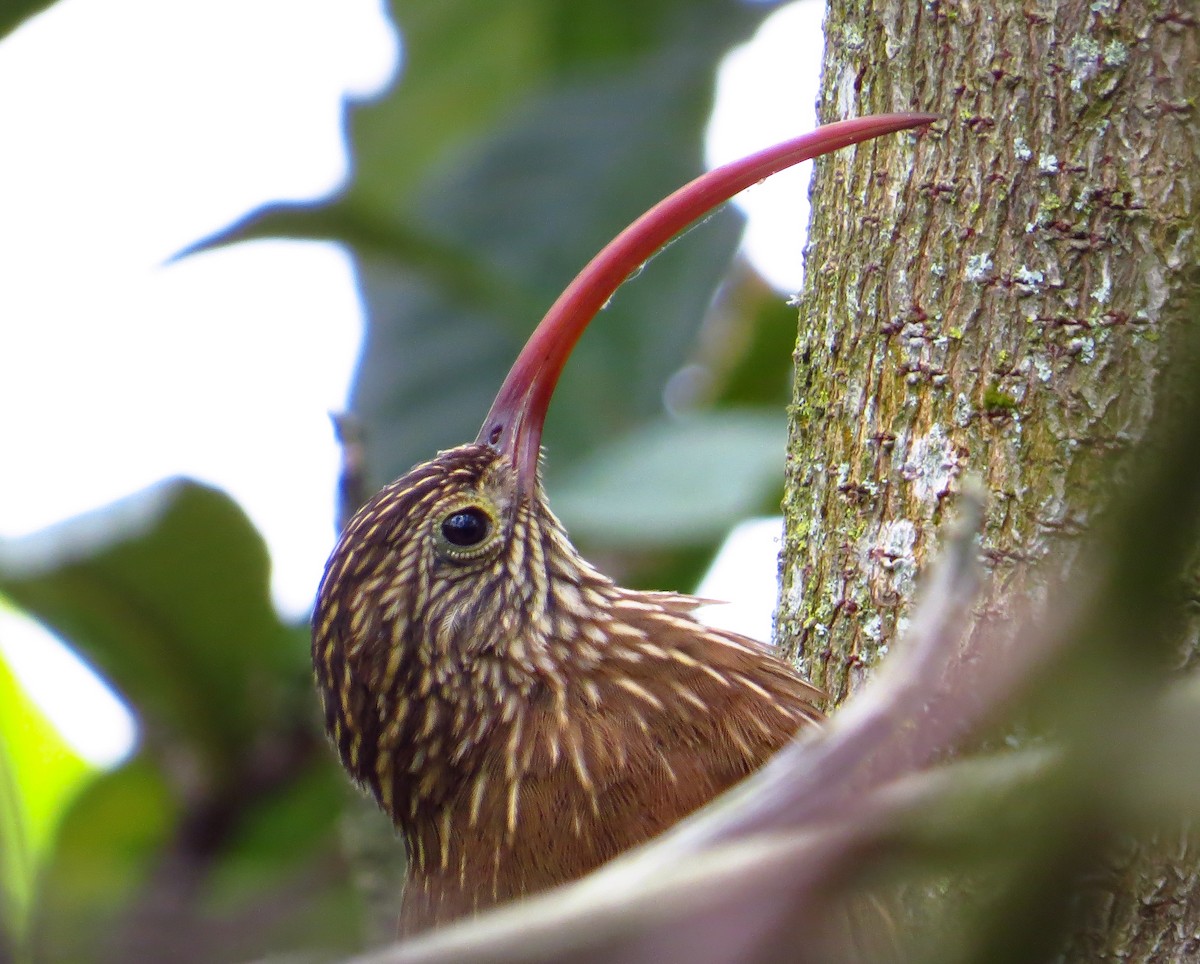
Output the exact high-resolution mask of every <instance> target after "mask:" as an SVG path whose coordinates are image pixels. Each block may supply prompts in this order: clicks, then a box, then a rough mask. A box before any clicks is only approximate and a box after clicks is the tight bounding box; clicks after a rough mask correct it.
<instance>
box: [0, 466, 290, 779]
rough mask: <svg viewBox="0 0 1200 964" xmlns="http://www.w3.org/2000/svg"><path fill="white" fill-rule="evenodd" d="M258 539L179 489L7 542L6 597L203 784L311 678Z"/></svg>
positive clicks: (163, 488) (220, 506)
mask: <svg viewBox="0 0 1200 964" xmlns="http://www.w3.org/2000/svg"><path fill="white" fill-rule="evenodd" d="M268 575H269V563H268V559H267V552H266V548H265V546H264V545H263V542H262V538H261V537H260V536H259V534H258V533H257V532H256V531H255V530H254V528H253V527H252V526H251V525H250V522H249V521H248V520H247V518H246V517H245V515H244V514H243V513H242V511H241V509H239V508H238V507H237V505H235V504H234V503H233V502H232V501H231V500H230V499H229V498H228V497H227V496H225V495H224V494H222V493H220V492H217V491H215V490H213V489H210V488H206V487H204V486H201V485H197V484H195V483H191V482H186V481H181V480H175V481H171V482H166V483H162V484H160V485H157V486H154V487H152V488H151V489H148V490H146V491H144V492H142V493H139V494H138V495H135V496H131V497H129V498H128V499H125V500H122V501H121V502H119V503H117V504H115V505H113V506H110V507H108V508H105V509H102V510H99V511H97V512H94V513H91V514H89V515H85V516H81V517H80V518H77V519H73V520H71V521H69V522H66V523H63V524H61V525H59V526H55V527H53V528H51V529H49V530H46V531H44V532H42V533H39V534H37V535H35V536H31V537H28V538H25V539H20V540H13V541H7V542H0V591H2V592H4V593H6V594H8V595H9V597H10V598H11V599H13V600H14V601H15V602H16V603H17V604H18V605H19V606H20V607H21V608H23V609H24V610H25V611H26V612H28V613H30V614H32V615H34V616H35V617H36V618H38V619H39V620H41V621H42V622H43V623H44V624H46V625H47V626H49V627H51V628H53V629H54V630H56V631H57V632H58V633H59V634H60V635H61V636H63V637H64V638H65V639H68V640H70V641H71V642H72V643H73V644H74V645H75V646H76V647H77V648H78V649H79V650H80V651H81V652H82V653H84V654H85V656H86V657H87V658H88V659H89V660H91V661H92V663H93V664H94V665H95V666H97V667H98V668H99V669H100V671H101V672H102V673H104V674H105V675H106V676H107V677H108V679H109V681H110V682H111V683H112V684H113V685H114V686H115V687H116V688H117V689H118V690H119V691H120V692H121V693H122V694H123V695H124V697H125V699H126V700H127V702H129V703H130V704H131V705H132V706H134V707H136V709H137V711H138V713H139V714H140V716H141V725H142V727H143V730H144V733H145V735H146V738H147V742H148V744H149V746H150V748H151V750H152V751H153V750H155V749H156V748H158V749H162V748H164V747H165V746H166V745H167V743H166V742H164V740H166V741H170V740H182V741H183V742H184V743H185V744H186V745H187V747H188V750H189V752H192V753H195V754H197V755H198V758H199V760H200V761H202V762H203V763H204V764H205V765H204V768H203V769H202V771H201V772H203V773H204V774H205V775H206V777H207V778H208V779H213V780H217V781H220V780H222V779H224V778H228V777H229V776H230V775H231V774H232V772H233V770H234V767H235V761H236V760H237V758H238V756H239V755H240V753H241V752H242V750H243V748H244V745H245V743H246V741H248V740H250V739H252V738H253V736H254V734H256V733H258V732H259V731H260V730H261V729H262V728H263V727H265V726H268V725H269V724H270V722H271V721H272V720H277V717H278V715H279V711H280V706H281V703H282V701H283V700H284V699H285V698H286V696H287V693H286V687H287V684H289V683H293V684H294V681H295V680H296V679H298V678H304V679H307V674H308V669H307V650H308V646H307V632H306V631H305V630H303V629H302V628H297V627H288V626H286V625H284V624H283V623H282V622H280V620H279V617H278V616H277V615H276V613H275V611H274V609H273V608H272V605H271V601H270V597H269V594H268Z"/></svg>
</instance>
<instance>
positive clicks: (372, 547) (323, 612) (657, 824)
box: [313, 444, 821, 933]
mask: <svg viewBox="0 0 1200 964" xmlns="http://www.w3.org/2000/svg"><path fill="white" fill-rule="evenodd" d="M517 491H518V490H517V487H516V485H515V473H514V471H513V469H512V468H511V466H510V464H509V462H508V461H507V460H505V459H504V458H503V457H502V456H500V455H499V454H497V453H496V452H495V451H493V450H492V449H490V448H488V447H486V446H483V445H478V444H472V445H465V446H461V447H459V448H456V449H452V450H450V451H447V452H443V453H441V454H440V455H439V456H438V457H437V458H435V459H433V460H431V461H430V462H426V463H424V464H422V465H419V466H417V467H416V468H414V469H413V470H412V471H411V472H410V473H408V474H407V475H405V476H404V477H403V478H401V479H399V480H398V481H396V482H394V483H392V484H391V485H389V486H387V487H386V488H384V489H383V490H382V491H381V492H380V493H379V494H378V495H377V496H376V497H375V498H374V499H372V500H371V502H369V503H368V504H367V505H366V506H365V507H364V508H363V509H362V510H361V511H360V512H359V513H358V514H357V515H356V516H355V517H354V519H352V520H351V522H350V524H349V525H348V526H347V528H346V531H345V533H344V534H343V536H342V538H341V540H340V541H339V543H338V546H337V548H336V549H335V550H334V553H333V555H332V556H331V558H330V560H329V563H328V566H327V568H326V574H325V578H324V580H323V581H322V585H321V589H320V593H319V596H318V604H317V609H316V613H315V615H314V620H313V662H314V666H315V668H316V674H317V680H318V688H319V689H320V692H321V697H322V703H323V705H324V711H325V721H326V726H327V728H328V729H329V732H330V734H331V736H332V738H333V740H334V742H335V744H336V746H337V749H338V752H339V754H340V756H341V758H342V762H343V763H344V765H345V766H346V768H347V770H348V771H349V772H350V773H351V775H352V776H353V777H354V778H355V779H356V780H357V781H358V782H359V783H361V784H362V785H364V786H365V787H367V788H368V789H369V790H370V791H371V792H372V793H373V794H374V795H375V797H376V799H377V800H378V801H379V803H380V806H381V807H383V809H384V810H385V811H387V812H388V814H389V815H390V816H391V818H392V820H393V821H394V823H395V825H396V827H397V828H398V830H399V831H400V833H401V834H402V836H403V838H404V841H405V845H406V847H407V850H408V855H409V881H408V886H407V890H406V893H405V897H404V901H403V906H402V911H401V929H402V932H404V933H412V932H415V931H418V930H420V929H423V928H425V927H429V926H432V925H435V924H441V923H444V922H446V921H449V920H453V919H455V918H457V917H461V916H463V915H466V914H470V913H473V912H475V911H478V910H481V909H483V908H486V907H489V906H492V905H494V904H496V903H501V902H504V901H507V900H512V899H514V898H518V897H521V896H524V895H526V894H531V893H535V892H537V891H539V890H543V889H545V888H548V887H552V886H554V885H556V884H559V883H563V882H566V881H569V880H573V879H575V878H577V877H580V876H582V875H583V874H585V873H587V872H588V871H590V870H592V869H594V868H595V867H597V866H599V865H600V864H602V863H604V862H605V861H607V860H609V859H611V858H613V857H615V856H617V855H618V854H620V853H622V852H623V851H625V850H628V849H629V848H631V847H634V846H636V845H638V844H640V843H643V842H645V841H646V840H648V839H650V838H651V837H653V836H655V835H656V834H659V833H661V832H662V831H663V830H665V829H666V828H668V827H670V826H671V825H672V824H674V823H675V822H677V821H678V820H679V819H681V818H682V817H684V816H686V815H687V814H688V813H690V812H692V811H693V810H695V809H697V808H698V807H700V806H702V805H703V804H705V803H706V802H708V801H709V800H711V799H712V798H713V797H714V796H716V795H717V794H719V793H720V792H721V791H723V790H725V789H727V788H728V787H730V786H732V785H733V784H734V783H736V782H738V781H739V780H741V779H742V778H743V777H745V776H746V775H748V774H749V773H751V772H753V771H754V770H756V769H757V768H758V767H759V766H761V765H762V764H763V763H764V762H765V761H766V760H767V759H768V758H769V757H770V756H771V754H773V753H774V752H775V751H776V750H778V749H779V748H780V747H782V746H783V745H784V744H785V743H787V742H788V741H789V740H790V739H791V738H792V737H793V735H794V734H795V732H796V731H797V730H798V729H799V728H801V727H802V726H804V725H805V724H806V723H810V722H815V721H817V720H819V719H820V718H821V714H820V712H819V710H818V709H817V707H816V704H817V702H818V701H819V699H820V697H821V694H820V692H819V691H818V690H816V689H815V688H814V687H812V686H811V685H809V684H808V683H806V682H805V681H804V680H802V679H801V678H800V677H799V676H798V675H797V674H796V672H795V671H794V670H793V669H792V668H791V667H790V666H789V665H788V664H787V663H786V662H784V661H783V660H781V659H779V658H778V657H777V656H775V655H774V654H773V653H771V652H770V651H769V650H767V649H766V648H765V647H763V646H762V645H760V644H758V643H756V642H754V641H753V640H749V639H746V638H745V637H741V636H738V635H736V634H734V633H729V632H724V631H722V630H716V629H710V628H708V627H706V626H704V625H702V624H701V623H699V622H698V621H697V620H696V619H695V618H694V616H693V610H694V609H695V608H696V606H697V605H699V604H700V601H699V600H696V599H694V598H692V597H689V596H683V595H679V594H676V593H650V592H636V591H632V590H628V589H623V588H621V587H620V586H617V585H615V584H614V583H613V582H612V580H610V579H609V578H607V577H606V576H604V575H602V574H601V573H599V572H597V571H596V570H595V569H594V568H592V566H590V565H589V564H588V563H587V562H586V561H585V560H584V559H582V558H581V557H580V556H579V554H578V553H577V552H576V551H575V549H574V547H573V546H572V545H571V543H570V542H569V540H568V539H567V536H566V533H565V532H564V530H563V528H562V526H561V525H560V523H559V522H558V520H557V519H556V518H555V517H554V515H553V514H552V513H551V512H550V510H549V509H548V507H547V506H546V504H545V502H544V499H543V498H542V496H541V489H540V486H539V487H538V490H537V492H536V494H535V497H534V498H533V499H531V500H528V501H522V500H520V499H519V498H518V496H517V495H516V493H517ZM464 508H469V509H472V511H478V512H481V513H483V514H484V515H486V517H487V518H488V519H490V520H491V524H492V531H491V532H490V533H489V537H488V539H487V540H486V543H485V544H484V545H483V549H482V550H481V551H478V552H476V551H475V550H474V549H472V550H470V551H469V552H459V550H458V549H457V548H456V547H455V546H454V545H451V544H449V543H447V542H446V541H445V538H444V537H441V536H439V528H438V527H439V525H441V523H442V522H443V521H444V520H446V519H447V518H449V517H450V516H452V515H454V514H455V513H456V512H459V511H462V510H463V509H464ZM472 553H474V554H472Z"/></svg>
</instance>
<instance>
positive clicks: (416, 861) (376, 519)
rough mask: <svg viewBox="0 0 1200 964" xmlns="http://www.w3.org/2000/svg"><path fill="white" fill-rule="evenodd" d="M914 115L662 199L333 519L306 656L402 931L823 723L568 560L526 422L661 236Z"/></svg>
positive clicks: (619, 839)
mask: <svg viewBox="0 0 1200 964" xmlns="http://www.w3.org/2000/svg"><path fill="white" fill-rule="evenodd" d="M934 119H935V118H934V117H933V116H932V115H925V114H887V115H874V116H868V117H862V118H856V119H852V120H846V121H840V122H837V123H833V124H830V125H826V126H824V127H819V128H817V129H816V130H815V131H812V132H810V133H808V134H806V135H803V136H801V137H798V138H795V139H793V140H791V141H788V142H785V143H784V144H780V145H776V146H775V147H773V148H768V149H766V150H764V151H760V152H758V153H757V154H754V155H751V156H750V157H747V158H743V159H742V160H740V161H735V162H733V163H731V164H728V165H725V166H723V167H719V168H716V169H714V170H712V171H709V172H707V173H706V174H703V175H701V176H700V177H698V178H697V179H696V180H694V181H692V182H690V183H689V184H687V185H685V186H684V187H683V188H681V189H679V190H678V191H676V192H675V193H674V194H672V195H670V196H669V197H668V198H666V199H664V200H663V201H661V202H660V203H659V204H658V205H656V206H655V207H653V208H652V209H651V210H650V211H648V212H647V213H646V214H644V215H643V216H642V217H641V218H639V219H638V220H637V221H635V222H634V223H633V224H631V225H630V226H629V227H628V228H626V229H625V230H624V231H623V232H622V233H621V234H620V235H618V236H617V238H615V239H614V240H613V241H612V242H610V244H609V245H608V246H606V247H605V248H604V249H603V250H602V251H601V252H600V253H599V254H598V255H597V256H596V257H595V258H594V259H593V260H592V261H591V262H589V264H588V265H587V266H586V267H585V268H584V270H583V271H582V272H580V274H579V275H578V276H577V277H576V278H575V280H574V281H573V282H572V283H571V284H570V285H569V286H568V287H567V288H566V289H565V290H564V292H563V294H562V295H561V296H560V297H559V298H558V300H557V301H556V302H555V303H554V305H553V306H552V307H551V309H550V311H549V312H548V313H547V315H546V316H545V318H544V319H543V320H542V322H541V323H540V324H539V326H538V327H537V329H536V330H535V331H534V333H533V334H532V335H531V337H530V339H529V341H528V342H527V344H526V346H525V348H524V349H523V350H522V351H521V353H520V354H519V356H518V358H517V360H516V362H515V363H514V365H513V367H512V369H511V370H510V372H509V374H508V376H507V378H506V379H505V381H504V383H503V384H502V386H501V388H500V391H499V393H498V394H497V396H496V399H495V402H494V403H493V405H492V408H491V410H490V411H489V413H488V415H487V418H486V419H485V420H484V423H483V427H482V428H481V430H480V432H479V435H478V437H477V438H476V439H475V440H474V441H473V442H470V443H467V444H463V445H459V446H457V447H454V448H450V449H447V450H445V451H442V452H439V453H438V454H437V455H436V456H435V457H434V458H432V459H430V460H429V461H426V462H423V463H422V464H420V465H417V466H416V467H414V468H413V469H412V470H410V471H409V472H408V473H406V474H405V475H403V476H402V477H400V478H399V479H397V480H396V481H394V482H392V483H390V484H389V485H387V486H385V487H384V488H383V489H381V490H380V491H379V492H378V493H377V494H376V495H375V496H374V497H373V498H371V499H370V500H369V501H367V502H366V504H365V505H363V507H362V508H361V509H360V510H359V511H358V512H357V513H356V514H355V515H354V516H353V517H352V518H351V520H350V521H349V522H348V523H347V525H346V527H345V528H344V530H343V532H342V534H341V536H340V538H339V539H338V541H337V544H336V546H335V548H334V550H333V552H332V554H331V555H330V557H329V560H328V563H327V564H326V568H325V573H324V576H323V578H322V581H321V584H320V588H319V590H318V594H317V602H316V606H315V608H314V612H313V619H312V630H313V634H312V660H313V667H314V672H315V677H316V684H317V690H318V692H319V696H320V701H321V704H322V708H323V714H324V723H325V727H326V730H327V732H328V734H329V736H330V739H331V742H332V743H333V745H334V747H335V748H336V751H337V754H338V755H339V757H340V759H341V762H342V764H343V766H344V767H345V769H346V770H347V771H348V773H349V775H350V776H351V777H352V778H353V780H354V781H356V782H357V783H358V784H359V785H360V786H361V787H363V788H365V789H366V790H367V791H369V792H370V793H371V794H372V795H373V796H374V797H375V799H376V801H377V802H378V804H379V806H380V807H381V808H382V809H383V811H384V812H385V813H386V814H387V815H388V816H389V817H390V818H391V820H392V822H393V824H394V825H395V827H396V829H397V831H398V834H399V836H400V837H401V838H402V839H403V842H404V846H405V850H406V852H407V857H408V863H407V879H406V883H405V887H404V893H403V896H402V898H401V901H400V908H399V913H398V931H399V934H400V935H401V936H402V937H407V936H411V935H414V934H417V933H420V932H422V931H425V930H427V929H429V928H432V927H437V926H442V925H444V924H447V923H450V922H452V921H455V920H458V919H460V918H463V917H469V916H473V915H475V914H478V913H480V912H482V911H485V910H487V909H489V908H491V907H494V906H496V905H499V904H503V903H506V902H509V901H512V900H516V899H519V898H522V897H525V896H528V895H532V894H536V893H538V892H540V891H544V890H546V889H548V888H551V887H554V886H556V885H559V884H562V883H566V882H568V881H571V880H575V879H577V878H579V877H582V876H583V875H585V874H587V873H588V872H589V871H591V870H593V869H595V868H597V867H599V866H600V865H601V864H603V863H605V862H607V861H608V860H610V859H612V858H613V857H615V856H617V855H619V854H621V853H623V852H625V851H627V850H629V849H631V848H633V847H636V846H637V845H639V844H642V843H644V842H646V841H647V840H649V839H651V838H653V837H655V836H656V835H658V834H660V833H662V832H663V831H664V830H666V829H667V828H669V827H671V826H672V825H673V824H675V823H676V822H678V821H679V820H680V819H682V818H683V817H685V816H687V815H688V814H690V813H692V812H693V811H695V810H697V809H699V808H700V807H701V806H703V805H704V804H705V803H707V802H709V801H710V800H712V799H713V798H714V797H716V796H718V795H719V794H720V793H721V792H722V791H724V790H726V789H728V788H729V787H731V786H733V785H734V784H736V783H738V782H739V781H740V780H742V779H743V778H745V777H746V776H748V775H749V774H751V773H753V772H754V771H755V770H757V769H758V768H759V767H760V766H762V765H763V764H764V763H765V762H766V761H767V760H768V759H769V758H770V757H771V756H772V755H773V754H774V753H775V752H776V751H778V750H779V749H781V748H782V747H784V746H785V745H787V744H788V743H789V742H790V741H791V740H793V739H794V738H795V736H796V734H797V733H798V732H800V731H802V730H804V729H805V728H806V727H809V726H812V725H813V724H817V723H818V722H819V721H820V720H821V719H822V718H823V717H822V712H821V709H820V707H821V703H822V700H823V694H822V693H821V691H820V690H818V689H817V688H816V687H814V686H813V685H811V684H810V683H809V682H807V681H806V680H805V679H803V678H802V677H801V676H800V675H799V673H798V672H797V671H796V670H795V669H794V668H793V667H792V666H791V665H790V664H789V663H788V662H787V661H786V660H784V659H783V658H782V657H780V656H779V655H777V654H776V653H775V652H773V651H772V650H771V649H770V648H768V647H767V646H766V645H764V644H762V643H760V642H758V641H755V640H751V639H748V638H746V637H743V636H741V635H738V634H737V633H734V632H729V631H726V630H723V629H716V628H710V627H708V626H706V625H704V624H703V623H701V622H700V621H699V620H698V619H697V617H696V609H697V607H698V606H699V605H700V604H701V600H698V599H696V598H693V597H691V596H687V595H683V594H680V593H674V592H653V591H642V590H634V589H627V588H624V587H622V586H620V585H618V584H617V583H616V582H614V581H613V580H612V579H611V578H609V577H608V576H606V575H604V574H603V573H601V572H600V571H598V570H597V569H596V568H595V567H594V566H592V565H591V564H590V563H588V562H587V561H586V560H585V559H584V558H583V557H582V556H581V555H580V553H579V552H578V551H577V550H576V549H575V547H574V546H573V545H572V543H571V541H570V539H569V538H568V535H567V532H566V530H565V529H564V527H563V525H562V524H561V523H560V522H559V520H558V519H557V518H556V516H555V515H554V513H553V512H552V511H551V509H550V506H549V504H548V502H547V498H546V493H545V492H544V489H543V486H542V479H541V474H540V466H541V459H542V452H541V437H542V427H543V424H544V420H545V416H546V412H547V409H548V407H549V403H550V399H551V396H552V395H553V392H554V388H555V386H556V385H557V383H558V379H559V375H560V374H561V372H562V370H563V367H564V366H565V364H566V361H567V359H568V357H569V356H570V353H571V350H572V348H573V347H574V345H575V343H576V341H577V340H578V338H579V336H580V335H581V334H582V332H583V330H584V329H585V328H586V326H587V325H588V323H589V322H590V321H591V320H592V318H593V317H594V316H595V315H596V314H597V313H598V312H599V310H600V309H601V308H602V307H603V306H604V304H605V303H606V302H607V301H608V299H609V298H610V297H611V296H612V295H613V294H614V292H615V291H616V289H617V288H618V287H619V286H620V284H621V283H622V282H623V281H625V280H626V278H627V277H629V276H630V275H631V274H633V273H634V272H635V271H636V270H637V269H638V268H639V266H640V265H642V264H643V263H644V262H645V261H646V260H647V259H648V258H649V257H650V256H651V255H652V254H653V253H654V252H655V251H656V250H658V249H659V248H660V247H661V246H662V245H663V244H665V243H666V242H667V241H669V240H670V239H671V238H672V237H673V236H674V235H675V234H677V233H678V232H679V231H681V230H682V229H683V228H685V227H686V226H687V225H689V224H690V223H692V222H693V221H695V220H697V219H698V218H699V217H701V216H702V215H704V214H705V213H707V212H708V211H709V210H711V209H712V208H714V207H715V206H717V205H718V204H721V203H723V202H725V201H726V200H728V199H729V198H730V197H732V196H733V195H734V194H736V193H737V192H738V191H740V190H743V189H744V188H746V187H748V186H750V185H751V184H754V183H756V182H757V181H759V180H762V179H763V178H765V177H767V176H769V175H770V174H772V173H775V172H776V171H779V170H782V169H783V168H785V167H788V166H791V165H793V164H796V163H799V162H800V161H802V160H806V159H809V158H811V157H815V156H818V155H820V154H824V153H827V152H829V151H832V150H835V149H838V148H841V147H845V146H848V145H850V144H856V143H859V142H861V141H864V140H867V139H870V138H873V137H878V136H880V135H882V134H887V133H892V132H897V131H901V130H905V129H910V128H914V127H918V126H922V125H925V124H928V123H930V122H932V121H933V120H934Z"/></svg>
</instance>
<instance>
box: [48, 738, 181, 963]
mask: <svg viewBox="0 0 1200 964" xmlns="http://www.w3.org/2000/svg"><path fill="white" fill-rule="evenodd" d="M177 816H178V811H177V808H176V806H175V804H174V803H173V801H172V799H171V792H170V790H169V788H168V787H167V786H166V783H165V780H164V778H163V775H162V774H161V773H160V772H159V771H158V770H157V769H156V768H155V767H154V766H152V765H151V764H149V762H148V761H147V760H145V759H135V760H132V761H131V762H129V763H127V764H126V765H125V766H123V767H121V768H120V769H118V770H115V771H112V772H110V773H104V774H101V775H99V776H97V778H96V780H95V781H94V782H93V783H91V784H90V785H89V786H88V787H87V788H86V789H85V790H84V791H83V793H81V794H80V795H79V796H78V797H77V798H76V800H75V802H74V805H73V806H72V807H71V808H70V810H69V811H68V812H67V813H66V815H65V817H64V819H63V822H62V827H61V830H60V833H59V839H58V841H57V846H56V847H55V851H54V857H53V860H52V861H51V862H50V863H49V866H48V868H47V872H46V875H45V878H44V881H43V886H42V892H41V895H40V899H39V914H38V917H39V920H40V922H41V926H39V928H38V952H39V959H41V960H51V961H86V960H96V959H99V958H101V957H102V956H103V955H102V954H101V953H98V950H99V949H101V948H104V947H105V941H106V940H107V939H108V937H109V935H110V934H111V932H112V930H113V928H114V926H115V924H116V923H117V921H118V920H119V918H120V916H121V915H122V913H123V911H124V909H125V908H126V907H128V906H129V904H130V902H131V901H132V900H133V899H134V897H135V896H136V894H137V893H138V891H139V890H140V888H141V887H142V885H143V884H144V882H145V880H146V879H147V877H148V876H149V874H150V872H151V870H152V869H153V866H154V863H155V861H156V860H158V859H161V854H162V852H163V851H164V849H165V847H166V846H167V843H168V841H169V839H170V835H171V831H172V827H173V826H174V824H175V821H176V819H177Z"/></svg>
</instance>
